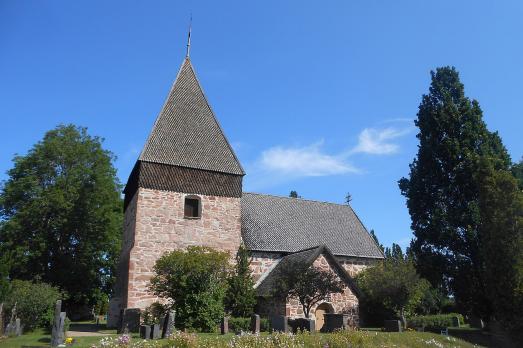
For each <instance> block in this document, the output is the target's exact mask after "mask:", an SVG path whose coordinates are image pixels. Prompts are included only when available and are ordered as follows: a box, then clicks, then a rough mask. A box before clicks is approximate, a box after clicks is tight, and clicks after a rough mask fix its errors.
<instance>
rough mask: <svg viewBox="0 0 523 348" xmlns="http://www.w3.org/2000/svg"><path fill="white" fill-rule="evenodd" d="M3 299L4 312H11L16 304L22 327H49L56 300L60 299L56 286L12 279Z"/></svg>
mask: <svg viewBox="0 0 523 348" xmlns="http://www.w3.org/2000/svg"><path fill="white" fill-rule="evenodd" d="M10 285H11V286H10V289H9V292H8V295H7V298H6V301H5V305H6V306H5V308H4V310H5V313H6V314H9V315H10V313H11V310H12V309H13V307H14V306H15V304H16V315H17V317H19V318H20V319H21V322H22V324H23V325H24V329H25V330H26V331H31V330H33V329H35V328H37V327H43V328H49V327H50V326H51V319H52V318H53V315H54V308H55V304H56V300H59V299H62V294H61V293H60V291H59V290H58V288H56V287H53V286H51V285H49V284H46V283H38V282H37V283H33V282H31V281H27V280H17V279H15V280H13V281H12V282H11V284H10Z"/></svg>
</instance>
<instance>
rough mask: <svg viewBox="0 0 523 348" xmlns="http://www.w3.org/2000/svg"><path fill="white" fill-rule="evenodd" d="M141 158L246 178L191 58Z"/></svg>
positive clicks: (163, 108)
mask: <svg viewBox="0 0 523 348" xmlns="http://www.w3.org/2000/svg"><path fill="white" fill-rule="evenodd" d="M138 159H139V160H141V161H148V162H154V163H161V164H166V165H178V166H180V167H186V168H194V169H202V170H210V171H215V172H220V173H227V174H233V175H241V176H243V175H245V170H244V169H243V167H242V165H241V163H240V161H239V159H238V157H237V156H236V153H235V152H234V149H233V148H232V146H231V143H230V142H229V140H228V139H227V137H226V136H225V133H224V131H223V128H222V126H221V125H220V122H219V121H218V118H217V117H216V114H215V113H214V111H213V109H212V107H211V105H210V103H209V100H208V98H207V96H206V95H205V92H204V90H203V87H202V85H201V83H200V81H199V79H198V76H197V75H196V71H195V69H194V67H193V65H192V62H191V60H190V59H189V57H185V58H184V60H183V62H182V64H181V67H180V69H179V70H178V73H177V74H176V78H175V80H174V82H173V83H172V85H171V88H170V90H169V93H168V94H167V97H166V99H165V102H164V104H163V106H162V108H161V110H160V112H159V113H158V116H157V117H156V119H155V121H154V124H153V127H152V129H151V131H150V133H149V135H148V137H147V140H146V142H145V145H144V146H143V148H142V151H141V152H140V155H139V157H138Z"/></svg>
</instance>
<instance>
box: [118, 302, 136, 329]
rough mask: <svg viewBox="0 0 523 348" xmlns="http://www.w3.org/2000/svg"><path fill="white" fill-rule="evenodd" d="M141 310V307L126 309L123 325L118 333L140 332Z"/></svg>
mask: <svg viewBox="0 0 523 348" xmlns="http://www.w3.org/2000/svg"><path fill="white" fill-rule="evenodd" d="M140 312H141V310H140V308H126V309H124V311H123V318H122V326H121V328H120V330H119V332H118V333H129V332H140ZM126 331H127V332H126Z"/></svg>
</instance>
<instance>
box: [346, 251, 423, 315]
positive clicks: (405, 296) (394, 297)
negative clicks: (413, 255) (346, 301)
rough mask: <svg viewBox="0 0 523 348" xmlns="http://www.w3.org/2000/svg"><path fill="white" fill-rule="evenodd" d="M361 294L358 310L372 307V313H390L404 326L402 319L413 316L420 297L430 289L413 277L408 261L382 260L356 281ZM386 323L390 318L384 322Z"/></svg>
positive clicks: (397, 259)
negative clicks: (360, 307)
mask: <svg viewBox="0 0 523 348" xmlns="http://www.w3.org/2000/svg"><path fill="white" fill-rule="evenodd" d="M356 281H357V284H358V287H359V288H360V290H361V292H362V295H363V296H362V298H361V299H360V301H361V306H362V307H365V306H367V307H369V306H372V307H374V308H372V310H373V311H374V312H375V313H381V314H382V315H386V314H387V313H393V314H394V315H396V316H397V317H399V318H400V319H401V320H402V321H403V324H404V325H405V324H406V319H405V317H406V316H408V315H410V314H413V313H414V311H415V309H416V307H417V306H418V305H419V303H420V301H421V299H422V297H423V294H424V293H425V291H426V290H427V289H428V288H429V287H430V285H429V283H428V282H427V281H426V280H425V279H421V278H420V277H419V275H418V274H417V273H416V268H415V266H414V263H413V262H412V260H410V259H405V258H403V257H401V258H393V257H389V258H386V259H385V260H384V261H383V262H381V263H378V264H377V265H375V266H373V267H369V268H366V269H365V270H363V271H362V272H360V273H359V274H358V276H357V277H356ZM388 319H390V318H388Z"/></svg>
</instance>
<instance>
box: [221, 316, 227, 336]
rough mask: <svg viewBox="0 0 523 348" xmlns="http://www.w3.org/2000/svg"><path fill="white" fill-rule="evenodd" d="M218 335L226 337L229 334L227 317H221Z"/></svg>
mask: <svg viewBox="0 0 523 348" xmlns="http://www.w3.org/2000/svg"><path fill="white" fill-rule="evenodd" d="M220 333H221V334H222V335H226V334H228V333H229V317H223V318H222V322H221V325H220Z"/></svg>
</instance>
